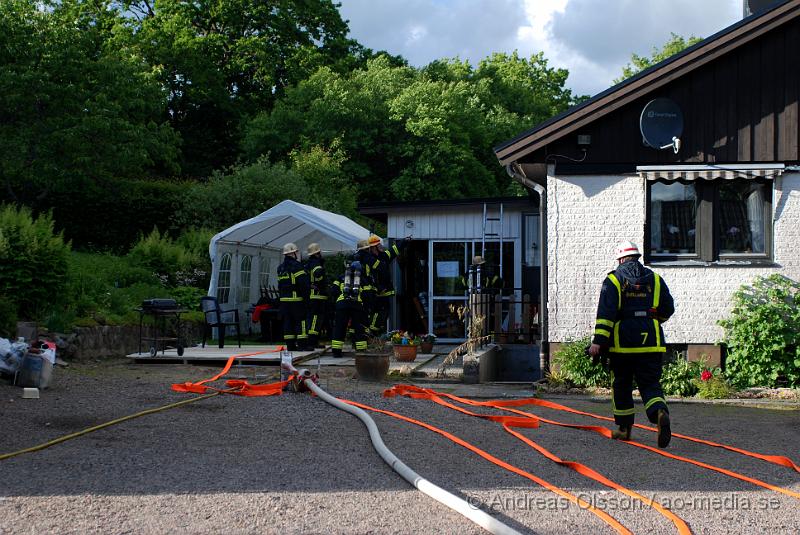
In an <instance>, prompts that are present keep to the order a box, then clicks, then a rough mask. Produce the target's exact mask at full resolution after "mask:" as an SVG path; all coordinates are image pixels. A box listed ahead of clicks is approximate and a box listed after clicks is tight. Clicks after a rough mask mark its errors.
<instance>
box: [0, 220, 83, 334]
mask: <svg viewBox="0 0 800 535" xmlns="http://www.w3.org/2000/svg"><path fill="white" fill-rule="evenodd" d="M69 253H70V244H69V243H68V242H65V241H64V238H63V235H62V234H61V233H58V234H56V233H55V232H54V230H53V218H52V216H51V215H50V214H42V215H39V216H38V217H36V218H34V217H33V216H32V215H31V211H30V210H29V209H28V208H25V207H22V208H16V207H14V206H11V205H6V206H2V207H0V294H2V295H4V296H6V298H7V299H9V300H11V301H12V302H13V303H14V304H15V308H16V314H17V315H18V316H19V317H20V318H23V319H36V318H37V317H38V316H41V315H43V314H44V313H46V312H47V310H49V309H51V308H52V307H53V302H54V301H55V300H57V299H58V298H59V297H60V295H61V294H62V292H63V290H64V286H65V285H66V281H67V260H68V257H69Z"/></svg>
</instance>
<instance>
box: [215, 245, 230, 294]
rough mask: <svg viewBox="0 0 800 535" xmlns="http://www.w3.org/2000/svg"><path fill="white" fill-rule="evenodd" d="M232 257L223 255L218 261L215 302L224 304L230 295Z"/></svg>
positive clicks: (228, 254)
mask: <svg viewBox="0 0 800 535" xmlns="http://www.w3.org/2000/svg"><path fill="white" fill-rule="evenodd" d="M232 263H233V255H231V253H225V254H223V255H222V258H220V261H219V272H218V273H217V302H218V303H220V304H226V303H227V302H228V300H229V299H230V295H231V266H232Z"/></svg>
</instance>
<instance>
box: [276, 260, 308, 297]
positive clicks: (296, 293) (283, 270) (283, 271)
mask: <svg viewBox="0 0 800 535" xmlns="http://www.w3.org/2000/svg"><path fill="white" fill-rule="evenodd" d="M278 292H279V293H280V298H281V301H282V302H292V301H304V300H305V299H308V297H309V292H310V282H309V278H308V273H306V270H305V268H304V267H303V264H301V263H300V262H298V261H297V260H295V259H294V258H292V257H289V256H285V257H284V260H283V263H282V264H281V265H279V266H278Z"/></svg>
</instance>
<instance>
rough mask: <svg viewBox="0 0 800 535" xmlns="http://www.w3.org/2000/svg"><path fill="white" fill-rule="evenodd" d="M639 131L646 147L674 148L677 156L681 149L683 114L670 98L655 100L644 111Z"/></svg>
mask: <svg viewBox="0 0 800 535" xmlns="http://www.w3.org/2000/svg"><path fill="white" fill-rule="evenodd" d="M639 130H641V132H642V142H643V143H644V144H645V145H646V146H648V147H652V148H654V149H669V148H672V149H673V150H674V151H675V153H676V154H677V153H678V150H680V148H681V139H680V137H681V134H682V133H683V113H682V112H681V109H680V108H679V107H678V105H677V104H675V102H674V101H672V100H670V99H668V98H657V99H653V100H651V101H650V102H648V103H647V104H646V105H645V107H644V108H643V109H642V115H641V117H639Z"/></svg>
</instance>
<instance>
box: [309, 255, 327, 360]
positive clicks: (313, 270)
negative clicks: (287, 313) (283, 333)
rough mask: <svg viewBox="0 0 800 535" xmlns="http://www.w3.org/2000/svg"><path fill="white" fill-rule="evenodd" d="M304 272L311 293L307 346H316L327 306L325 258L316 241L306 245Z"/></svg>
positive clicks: (312, 347)
mask: <svg viewBox="0 0 800 535" xmlns="http://www.w3.org/2000/svg"><path fill="white" fill-rule="evenodd" d="M305 269H306V273H308V277H309V279H310V282H311V295H310V297H309V300H308V318H307V323H306V327H307V328H308V348H309V349H311V350H313V349H316V348H317V343H318V342H319V334H320V331H321V330H322V326H323V325H325V320H326V316H327V315H326V313H325V312H326V309H327V307H328V278H327V276H326V274H325V259H323V258H322V249H320V246H319V244H318V243H312V244H309V246H308V259H307V260H306V262H305Z"/></svg>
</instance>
